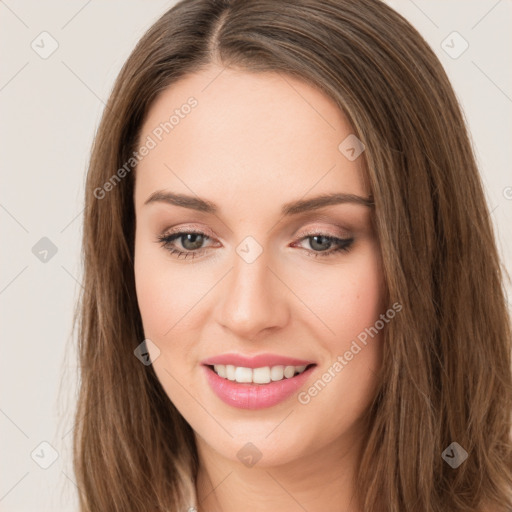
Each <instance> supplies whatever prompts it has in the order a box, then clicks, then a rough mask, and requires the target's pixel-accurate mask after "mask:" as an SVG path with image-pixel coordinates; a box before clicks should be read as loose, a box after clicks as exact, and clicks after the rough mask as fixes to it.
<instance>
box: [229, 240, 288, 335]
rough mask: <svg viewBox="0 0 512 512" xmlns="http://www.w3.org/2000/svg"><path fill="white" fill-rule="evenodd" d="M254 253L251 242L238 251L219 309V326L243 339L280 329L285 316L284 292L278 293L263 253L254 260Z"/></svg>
mask: <svg viewBox="0 0 512 512" xmlns="http://www.w3.org/2000/svg"><path fill="white" fill-rule="evenodd" d="M256 249H257V248H256V247H255V246H254V245H253V246H251V241H250V240H249V241H247V243H244V242H242V243H241V244H240V245H239V247H238V248H237V251H236V253H235V254H234V260H233V269H232V271H231V272H230V275H229V276H228V279H227V280H226V284H225V286H224V288H223V290H222V300H221V306H220V310H221V313H220V321H221V323H222V324H223V325H224V326H225V327H227V328H229V329H230V330H232V331H233V332H235V333H236V334H237V335H239V336H240V337H245V338H252V337H254V336H256V335H257V334H258V332H260V331H261V330H264V329H268V328H271V327H276V326H282V325H283V324H284V322H285V321H286V316H287V315H286V310H287V308H286V304H285V303H284V298H283V293H282V292H283V290H281V291H280V290H279V288H280V286H282V285H281V284H280V283H279V280H277V279H276V278H275V276H274V275H273V272H272V270H271V269H270V267H269V263H270V262H269V258H268V255H267V253H266V252H265V251H261V253H260V254H259V255H257V257H256V258H255V259H253V258H254V256H255V253H254V251H255V250H256ZM251 251H252V255H251ZM249 255H250V256H249Z"/></svg>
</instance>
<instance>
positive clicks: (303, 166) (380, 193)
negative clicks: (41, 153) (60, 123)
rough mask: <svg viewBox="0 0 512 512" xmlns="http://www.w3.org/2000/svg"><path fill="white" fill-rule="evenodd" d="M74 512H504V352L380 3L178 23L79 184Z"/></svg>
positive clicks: (153, 41)
mask: <svg viewBox="0 0 512 512" xmlns="http://www.w3.org/2000/svg"><path fill="white" fill-rule="evenodd" d="M83 244H84V264H85V269H84V271H85V280H84V290H85V291H84V294H83V297H82V302H81V316H80V365H81V368H82V381H81V392H80V398H79V404H78V412H77V418H76V424H77V428H76V430H75V471H76V475H77V479H78V483H79V487H80V491H81V492H80V494H81V496H80V503H81V510H82V511H84V512H85V511H93V510H102V511H120V510H123V511H124V510H137V511H142V510H147V511H155V510H159V511H162V512H164V511H182V510H194V509H196V510H199V511H200V512H204V511H208V512H215V511H220V510H222V511H224V512H231V511H234V510H241V509H249V510H251V511H259V510H273V509H279V510H280V511H292V510H309V511H314V510H328V511H337V510H340V511H341V510H343V511H349V510H350V511H363V510H364V511H365V512H370V511H372V512H373V511H375V512H377V511H410V510H414V511H417V512H422V511H425V512H426V511H451V512H454V511H463V510H464V511H469V510H471V511H478V512H494V511H496V512H501V511H505V510H510V508H511V507H512V490H511V488H512V485H511V483H512V443H511V412H512V374H511V350H512V345H511V334H510V324H509V319H508V316H507V309H506V302H505V298H504V292H503V284H502V276H501V270H500V263H499V259H498V255H497V250H496V246H495V242H494V239H493V234H492V228H491V223H490V220H489V215H488V209H487V206H486V204H485V200H484V195H483V191H482V185H481V182H480V178H479V175H478V170H477V167H476V164H475V160H474V156H473V154H472V149H471V146H470V143H469V139H468V134H467V130H466V127H465V125H464V121H463V117H462V115H461V112H460V108H459V106H458V103H457V100H456V97H455V95H454V93H453V90H452V88H451V85H450V84H449V81H448V79H447V77H446V74H445V73H444V71H443V69H442V66H441V64H440V63H439V61H438V60H437V58H436V57H435V55H434V53H433V52H432V51H431V49H430V48H429V47H428V46H427V44H426V43H425V42H424V40H423V39H422V38H421V36H420V35H419V34H418V33H417V32H416V31H415V30H414V29H413V28H412V27H411V26H410V24H409V23H408V22H407V21H405V20H404V19H403V18H402V17H401V16H400V15H398V14H397V13H396V12H394V11H393V10H392V9H390V8H389V7H387V6H386V5H385V4H383V3H381V2H379V1H376V0H363V1H358V2H353V1H348V0H336V1H335V0H300V1H291V0H279V1H275V0H273V1H270V0H255V1H251V2H246V1H241V0H224V1H220V0H219V1H216V0H185V1H182V2H180V3H179V4H177V5H176V6H175V7H173V8H172V9H171V10H169V11H168V12H167V13H166V14H164V16H162V17H161V18H160V19H159V20H158V21H157V22H156V23H155V24H154V26H153V27H152V28H151V29H150V30H149V31H148V33H147V34H146V35H145V36H144V37H143V38H142V40H141V41H140V42H139V44H138V45H137V47H136V48H135V50H134V51H133V53H132V55H131V56H130V58H129V59H128V61H127V63H126V64H125V66H124V68H123V70H122V71H121V73H120V75H119V77H118V79H117V81H116V84H115V87H114V90H113V92H112V95H111V97H110V99H109V102H108V104H107V108H106V110H105V113H104V116H103V119H102V122H101V126H100V128H99V131H98V133H97V136H96V139H95V143H94V147H93V151H92V157H91V163H90V169H89V173H88V178H87V190H86V213H85V224H84V239H83Z"/></svg>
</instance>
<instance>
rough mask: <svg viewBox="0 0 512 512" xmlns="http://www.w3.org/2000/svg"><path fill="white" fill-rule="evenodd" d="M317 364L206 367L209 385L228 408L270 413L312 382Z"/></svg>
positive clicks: (204, 367) (207, 365)
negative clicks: (268, 409)
mask: <svg viewBox="0 0 512 512" xmlns="http://www.w3.org/2000/svg"><path fill="white" fill-rule="evenodd" d="M316 366H317V365H316V363H311V364H307V365H301V366H293V365H286V366H285V365H276V366H266V367H257V368H248V367H245V366H234V365H222V364H215V365H211V364H203V365H202V367H203V369H204V372H205V377H206V382H207V383H208V385H209V387H210V389H211V391H213V393H214V394H215V395H216V396H217V397H218V398H219V399H220V400H222V401H223V402H224V403H225V404H227V405H229V406H231V407H235V408H238V409H252V410H256V409H266V408H271V407H273V406H275V405H278V404H280V403H285V402H287V401H288V400H289V399H290V398H291V397H292V396H294V395H295V394H296V393H298V392H299V390H300V389H301V388H302V387H304V386H305V385H307V382H308V381H309V380H310V379H312V378H313V377H312V374H313V373H314V371H315V368H316Z"/></svg>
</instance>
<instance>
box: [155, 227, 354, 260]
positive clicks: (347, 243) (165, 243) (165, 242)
mask: <svg viewBox="0 0 512 512" xmlns="http://www.w3.org/2000/svg"><path fill="white" fill-rule="evenodd" d="M185 235H202V236H203V237H204V240H205V241H206V240H208V239H211V237H209V236H208V235H206V234H205V233H203V232H201V231H193V230H192V231H176V232H174V233H172V234H167V233H166V234H163V235H160V236H158V237H157V242H158V243H160V244H161V245H162V247H163V248H164V249H165V250H167V251H168V252H169V253H170V254H171V255H176V257H177V258H180V257H181V256H183V259H186V258H188V257H189V256H190V257H191V258H192V259H193V258H195V257H197V256H200V255H201V254H202V253H203V252H204V250H205V248H202V249H196V250H195V251H192V250H188V251H181V250H179V249H176V248H175V247H172V246H171V243H172V242H173V241H174V240H176V239H179V238H181V237H182V236H185ZM315 236H319V237H323V238H325V239H326V240H327V241H328V242H332V243H334V244H335V245H337V247H336V248H335V249H327V250H325V251H313V250H309V249H304V250H305V251H306V252H307V254H308V255H309V256H312V257H314V258H318V257H321V258H329V257H330V256H333V255H334V254H336V253H339V252H349V251H350V248H351V246H352V243H353V242H354V239H353V238H337V237H334V236H330V235H325V234H323V233H318V232H313V233H307V234H305V235H304V236H302V237H301V238H300V239H299V241H302V240H305V239H308V238H313V237H315Z"/></svg>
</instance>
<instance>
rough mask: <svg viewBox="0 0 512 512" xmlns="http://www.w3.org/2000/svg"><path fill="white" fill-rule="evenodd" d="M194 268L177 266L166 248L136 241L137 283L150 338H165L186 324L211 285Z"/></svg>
mask: <svg viewBox="0 0 512 512" xmlns="http://www.w3.org/2000/svg"><path fill="white" fill-rule="evenodd" d="M192 268H193V265H186V264H184V265H182V266H181V267H180V268H179V269H178V268H176V265H175V264H174V265H173V264H172V262H171V261H169V258H168V257H167V254H166V253H165V252H164V249H162V248H160V247H156V248H154V247H151V246H149V244H142V243H140V244H139V245H137V243H136V246H135V263H134V272H135V286H136V292H137V301H138V304H139V309H140V313H141V317H142V323H143V326H144V332H145V335H146V336H147V337H148V338H150V339H151V337H154V338H155V340H157V339H159V340H163V339H164V338H167V337H171V336H172V333H175V332H177V331H179V330H183V329H184V328H187V325H188V324H189V322H190V320H191V318H192V316H191V315H189V313H190V311H191V310H192V308H193V307H194V305H195V304H196V303H197V301H198V300H199V298H200V297H201V296H202V295H204V293H205V291H206V290H207V286H208V283H207V282H203V283H202V281H201V276H200V275H198V273H197V272H195V273H194V272H193V271H192ZM201 283H202V284H201ZM178 322H179V323H178Z"/></svg>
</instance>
